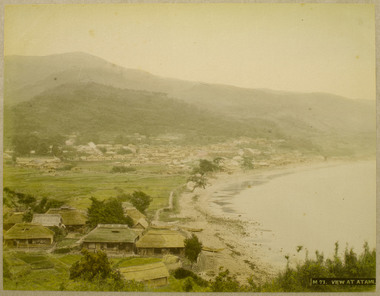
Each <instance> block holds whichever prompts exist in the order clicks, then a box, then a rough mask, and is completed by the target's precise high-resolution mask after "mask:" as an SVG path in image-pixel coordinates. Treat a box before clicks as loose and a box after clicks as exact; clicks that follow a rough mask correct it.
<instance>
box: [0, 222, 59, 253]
mask: <svg viewBox="0 0 380 296" xmlns="http://www.w3.org/2000/svg"><path fill="white" fill-rule="evenodd" d="M53 240H54V232H53V231H52V230H50V229H48V228H46V227H44V226H42V225H40V224H33V223H17V224H15V225H13V226H12V227H11V228H10V229H9V230H8V231H7V232H6V233H5V234H4V242H5V244H6V245H7V246H9V247H16V248H28V247H43V246H50V245H51V244H52V243H53Z"/></svg>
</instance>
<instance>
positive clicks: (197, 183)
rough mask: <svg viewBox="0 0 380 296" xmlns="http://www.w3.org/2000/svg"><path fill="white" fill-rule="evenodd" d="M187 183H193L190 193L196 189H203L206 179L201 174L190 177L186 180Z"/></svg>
mask: <svg viewBox="0 0 380 296" xmlns="http://www.w3.org/2000/svg"><path fill="white" fill-rule="evenodd" d="M187 181H188V182H193V183H194V187H193V190H192V192H193V191H194V190H195V188H198V187H199V188H203V189H205V188H206V185H207V178H206V177H205V176H204V175H201V174H195V175H192V176H190V177H189V178H188V179H187Z"/></svg>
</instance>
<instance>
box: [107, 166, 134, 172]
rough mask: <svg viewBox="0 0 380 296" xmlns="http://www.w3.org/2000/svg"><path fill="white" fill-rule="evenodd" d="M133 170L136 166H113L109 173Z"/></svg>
mask: <svg viewBox="0 0 380 296" xmlns="http://www.w3.org/2000/svg"><path fill="white" fill-rule="evenodd" d="M134 171H136V168H133V167H126V166H114V167H112V169H111V173H128V172H134Z"/></svg>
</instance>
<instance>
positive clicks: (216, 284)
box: [210, 268, 246, 292]
mask: <svg viewBox="0 0 380 296" xmlns="http://www.w3.org/2000/svg"><path fill="white" fill-rule="evenodd" d="M210 287H211V290H212V291H213V292H243V291H245V290H246V288H245V287H244V286H241V285H240V283H239V282H238V281H237V279H236V276H235V275H231V274H230V271H229V270H228V269H226V270H224V269H223V268H220V271H219V274H218V275H217V276H216V277H215V279H214V280H212V281H210Z"/></svg>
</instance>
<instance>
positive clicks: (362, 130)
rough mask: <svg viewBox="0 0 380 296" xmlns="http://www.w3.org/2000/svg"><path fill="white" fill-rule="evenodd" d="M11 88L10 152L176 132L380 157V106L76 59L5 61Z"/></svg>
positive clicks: (75, 55) (188, 137)
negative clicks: (15, 146)
mask: <svg viewBox="0 0 380 296" xmlns="http://www.w3.org/2000/svg"><path fill="white" fill-rule="evenodd" d="M4 87H5V100H4V101H5V130H6V133H7V134H6V135H5V136H6V137H5V144H6V146H7V145H9V144H10V143H11V137H12V134H20V133H30V132H38V133H40V134H46V133H47V134H60V135H65V134H67V133H71V132H78V133H80V134H85V135H86V137H87V138H86V140H91V138H92V139H93V140H98V141H109V140H110V138H112V137H114V136H115V135H117V134H118V135H120V134H122V135H125V134H128V133H141V134H144V135H147V136H150V135H158V134H165V133H179V134H184V135H185V138H186V140H185V141H184V142H185V143H186V142H188V141H191V142H192V143H194V142H195V143H204V142H210V141H211V142H212V141H223V140H224V139H225V138H226V137H228V138H231V137H241V136H248V137H256V138H257V137H265V138H272V139H275V138H277V139H285V140H286V145H285V147H284V148H286V149H299V150H301V151H309V152H311V153H318V154H323V155H326V156H330V155H331V156H332V155H358V154H359V155H368V154H371V155H374V153H375V143H376V136H375V130H376V119H375V118H376V117H375V104H374V102H363V101H360V100H353V99H348V98H344V97H340V96H336V95H332V94H326V93H296V92H294V93H293V92H281V91H272V90H263V89H245V88H238V87H233V86H228V85H216V84H206V83H200V82H190V81H182V80H177V79H169V78H162V77H158V76H155V75H152V74H150V73H147V72H144V71H140V70H134V69H126V68H123V67H120V66H117V65H115V64H112V63H109V62H107V61H105V60H103V59H101V58H98V57H95V56H91V55H88V54H85V53H78V52H77V53H67V54H58V55H51V56H42V57H25V56H9V57H6V58H5V81H4ZM11 110H12V111H11ZM20 119H21V120H20Z"/></svg>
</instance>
